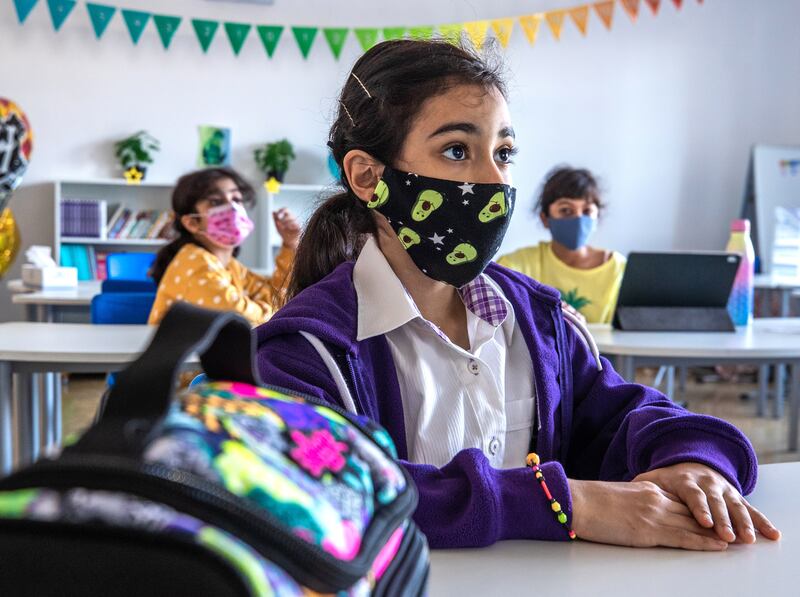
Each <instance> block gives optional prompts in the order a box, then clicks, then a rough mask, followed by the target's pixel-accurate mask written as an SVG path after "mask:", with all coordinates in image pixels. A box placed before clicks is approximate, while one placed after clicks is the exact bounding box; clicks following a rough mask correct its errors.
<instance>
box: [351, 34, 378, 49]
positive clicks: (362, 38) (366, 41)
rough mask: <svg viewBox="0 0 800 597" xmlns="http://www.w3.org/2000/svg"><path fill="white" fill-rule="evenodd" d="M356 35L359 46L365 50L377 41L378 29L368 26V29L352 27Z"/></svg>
mask: <svg viewBox="0 0 800 597" xmlns="http://www.w3.org/2000/svg"><path fill="white" fill-rule="evenodd" d="M353 31H355V34H356V37H357V38H358V42H359V43H360V44H361V48H362V49H363V50H364V51H365V52H366V51H367V50H369V49H370V48H371V47H372V46H374V45H375V44H376V43H378V30H377V29H373V28H369V29H354V30H353Z"/></svg>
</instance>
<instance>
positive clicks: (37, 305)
mask: <svg viewBox="0 0 800 597" xmlns="http://www.w3.org/2000/svg"><path fill="white" fill-rule="evenodd" d="M100 286H101V282H100V281H99V280H91V281H84V282H78V286H77V287H76V288H54V289H49V290H41V289H39V290H37V289H35V288H30V287H28V286H25V285H24V284H23V283H22V280H11V281H10V282H9V283H8V288H9V290H11V292H12V293H13V294H12V297H11V302H12V303H14V304H15V305H24V306H25V318H26V319H27V320H28V321H58V319H59V316H60V315H61V313H63V312H64V311H74V310H76V309H78V310H81V311H85V312H86V313H88V312H89V308H90V306H91V304H92V298H94V296H95V295H97V294H100Z"/></svg>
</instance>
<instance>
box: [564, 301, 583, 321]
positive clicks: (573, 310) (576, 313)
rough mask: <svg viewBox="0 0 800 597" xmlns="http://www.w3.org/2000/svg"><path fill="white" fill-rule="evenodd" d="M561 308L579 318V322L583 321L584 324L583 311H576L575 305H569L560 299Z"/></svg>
mask: <svg viewBox="0 0 800 597" xmlns="http://www.w3.org/2000/svg"><path fill="white" fill-rule="evenodd" d="M561 308H562V309H563V310H564V311H569V312H570V313H571V314H572V315H574V316H575V317H577V318H578V319H579V320H580V322H581V323H583V324H584V325H585V324H586V318H585V317H584V316H583V313H581V312H580V311H578V310H577V309H576V308H575V307H573V306H572V305H570V304H569V303H568V302H567V301H561Z"/></svg>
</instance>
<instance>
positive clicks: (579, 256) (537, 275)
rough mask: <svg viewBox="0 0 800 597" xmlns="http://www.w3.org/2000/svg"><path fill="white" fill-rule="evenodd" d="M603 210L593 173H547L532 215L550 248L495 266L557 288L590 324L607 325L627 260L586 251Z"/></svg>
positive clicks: (505, 259)
mask: <svg viewBox="0 0 800 597" xmlns="http://www.w3.org/2000/svg"><path fill="white" fill-rule="evenodd" d="M604 207H605V206H604V205H603V202H602V201H601V199H600V191H599V188H598V185H597V181H596V180H595V177H594V176H593V175H592V173H591V172H589V171H588V170H585V169H575V168H569V167H560V168H557V169H555V170H553V171H551V172H550V173H549V174H548V175H547V179H546V180H545V183H544V185H543V186H542V192H541V194H540V196H539V200H538V202H537V204H536V209H535V211H536V214H537V215H538V216H539V218H541V221H542V223H543V224H544V226H545V228H548V229H549V230H550V234H551V236H552V238H553V240H552V242H540V243H539V244H538V245H536V246H533V247H524V248H522V249H519V250H517V251H514V252H513V253H510V254H508V255H504V256H503V257H501V258H500V259H498V260H497V262H498V263H499V264H501V265H504V266H506V267H510V268H511V269H514V270H517V271H518V272H521V273H523V274H525V275H526V276H530V277H531V278H534V279H535V280H538V281H539V282H541V283H542V284H546V285H548V286H552V287H553V288H556V289H557V290H559V291H560V292H561V298H562V299H563V300H564V302H565V303H566V304H567V305H569V306H570V307H572V308H573V309H575V310H577V311H578V312H579V313H581V315H583V317H584V318H585V319H586V321H588V322H589V323H611V319H612V317H613V315H614V308H615V306H616V304H617V297H618V296H619V287H620V284H621V283H622V274H623V273H624V271H625V257H623V256H622V254H620V253H618V252H616V251H609V250H606V249H598V248H595V247H592V246H590V245H589V239H590V237H591V235H592V233H593V232H594V231H595V229H596V228H597V222H598V218H599V216H600V214H601V212H602V210H603V209H604Z"/></svg>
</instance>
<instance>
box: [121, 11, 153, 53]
mask: <svg viewBox="0 0 800 597" xmlns="http://www.w3.org/2000/svg"><path fill="white" fill-rule="evenodd" d="M122 18H123V19H125V24H126V25H127V26H128V33H130V34H131V40H132V41H133V45H136V44H138V43H139V38H140V37H142V32H143V31H144V28H145V27H146V26H147V21H149V20H150V13H149V12H142V11H140V10H127V9H124V8H123V9H122Z"/></svg>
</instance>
